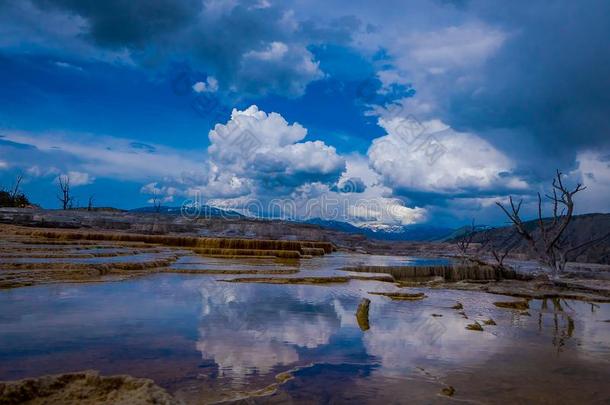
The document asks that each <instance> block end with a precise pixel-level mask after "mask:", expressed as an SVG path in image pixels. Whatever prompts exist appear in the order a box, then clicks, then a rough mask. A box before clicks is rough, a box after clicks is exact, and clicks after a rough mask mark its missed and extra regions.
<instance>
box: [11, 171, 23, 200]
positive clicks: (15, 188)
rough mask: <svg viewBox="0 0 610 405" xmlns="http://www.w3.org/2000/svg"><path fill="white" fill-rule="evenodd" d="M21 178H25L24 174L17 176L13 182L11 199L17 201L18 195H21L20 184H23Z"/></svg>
mask: <svg viewBox="0 0 610 405" xmlns="http://www.w3.org/2000/svg"><path fill="white" fill-rule="evenodd" d="M21 180H23V174H19V175H17V178H16V179H15V182H14V183H13V187H12V188H11V200H13V201H15V200H16V199H17V195H19V186H20V185H21Z"/></svg>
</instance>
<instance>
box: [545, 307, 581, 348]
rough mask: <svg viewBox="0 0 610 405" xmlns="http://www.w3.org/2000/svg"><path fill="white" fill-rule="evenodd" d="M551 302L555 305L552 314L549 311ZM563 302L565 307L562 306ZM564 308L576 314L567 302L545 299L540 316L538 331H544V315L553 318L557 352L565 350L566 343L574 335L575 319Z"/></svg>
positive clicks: (554, 342)
mask: <svg viewBox="0 0 610 405" xmlns="http://www.w3.org/2000/svg"><path fill="white" fill-rule="evenodd" d="M549 301H551V303H552V305H553V309H552V312H551V310H550V309H549ZM562 301H563V305H562ZM564 306H565V307H566V308H567V309H568V310H570V312H571V313H574V312H575V311H574V309H573V308H572V307H571V306H570V304H569V303H568V302H567V301H566V300H562V299H560V298H550V299H549V298H544V299H543V300H542V306H541V309H540V312H539V314H538V331H539V332H542V330H543V315H544V314H549V315H552V317H553V339H552V342H553V346H555V347H557V351H558V352H560V351H562V350H563V347H564V346H565V344H566V342H567V341H568V340H569V339H571V338H572V336H573V335H574V328H575V326H574V319H573V318H572V316H571V315H570V313H568V312H566V311H565V310H564Z"/></svg>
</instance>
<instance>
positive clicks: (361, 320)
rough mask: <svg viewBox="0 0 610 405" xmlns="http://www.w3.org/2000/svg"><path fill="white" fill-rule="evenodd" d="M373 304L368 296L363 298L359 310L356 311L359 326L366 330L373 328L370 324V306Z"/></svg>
mask: <svg viewBox="0 0 610 405" xmlns="http://www.w3.org/2000/svg"><path fill="white" fill-rule="evenodd" d="M370 304H371V300H369V299H368V298H363V299H362V300H361V301H360V304H359V305H358V310H357V311H356V320H357V321H358V326H359V327H360V329H361V330H362V331H363V332H365V331H367V330H369V329H370V328H371V326H370V324H369V306H370Z"/></svg>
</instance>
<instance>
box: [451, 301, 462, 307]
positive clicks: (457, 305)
mask: <svg viewBox="0 0 610 405" xmlns="http://www.w3.org/2000/svg"><path fill="white" fill-rule="evenodd" d="M451 309H464V306H463V305H462V303H461V302H458V303H457V304H455V305H454V306H452V307H451Z"/></svg>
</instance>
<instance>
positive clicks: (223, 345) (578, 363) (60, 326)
mask: <svg viewBox="0 0 610 405" xmlns="http://www.w3.org/2000/svg"><path fill="white" fill-rule="evenodd" d="M80 252H83V250H80ZM142 254H147V255H155V256H156V255H159V254H161V255H163V254H164V253H163V252H155V253H142ZM136 256H137V255H136ZM126 257H127V256H126ZM128 257H129V258H128V260H134V257H133V255H130V256H128ZM95 259H96V260H97V258H95ZM87 260H89V259H87ZM445 262H446V260H445V259H438V260H435V259H417V258H405V257H391V256H371V255H355V254H345V253H333V254H331V255H326V256H323V257H314V258H311V259H306V260H300V261H282V260H278V259H220V258H209V257H201V256H195V255H188V254H187V255H184V256H180V258H179V259H178V260H177V261H175V262H174V263H173V264H172V265H171V268H173V269H174V270H175V271H177V272H178V273H176V274H162V273H161V274H152V275H147V276H140V277H138V278H132V279H128V280H124V281H119V282H108V283H81V284H69V283H55V284H48V285H37V286H31V287H22V288H15V289H7V290H0V380H14V379H20V378H24V377H33V376H40V375H45V374H54V373H64V372H69V371H77V370H85V369H95V370H100V371H101V374H103V375H109V374H129V375H132V376H135V377H147V378H151V379H153V380H154V381H155V382H156V383H157V384H158V385H160V386H161V387H163V388H165V389H166V390H167V391H168V392H169V393H171V394H172V395H173V396H174V397H175V398H177V399H179V400H183V401H185V402H187V403H209V402H215V401H223V400H225V401H229V400H239V399H244V400H245V399H246V398H247V402H249V403H258V402H261V403H276V402H277V403H291V402H299V403H341V402H353V401H355V402H356V403H412V402H414V401H418V402H423V403H436V402H445V401H447V402H448V401H455V400H458V401H464V402H472V403H507V402H510V403H531V402H537V403H608V402H610V388H609V387H608V385H607V381H610V322H608V321H610V304H592V303H587V302H582V301H569V300H568V301H566V300H559V299H555V300H552V299H547V300H532V301H530V302H529V309H527V310H516V309H505V308H499V307H497V306H495V305H494V302H497V301H511V300H515V299H513V298H510V297H506V296H500V295H494V294H487V293H483V292H477V291H454V290H444V289H425V288H403V289H398V288H397V287H396V286H395V285H394V284H392V283H387V282H377V281H364V280H349V281H348V282H343V283H336V284H328V285H270V284H252V283H227V282H224V281H222V280H226V279H231V278H234V277H237V276H233V275H230V274H214V275H206V274H180V273H179V272H180V271H183V270H185V269H186V270H189V269H190V270H193V269H195V270H198V271H201V272H205V270H209V269H216V270H223V269H224V270H230V269H239V270H254V269H259V270H260V269H282V270H286V274H282V275H281V277H322V276H323V277H330V276H344V275H346V274H350V273H346V272H343V271H341V270H340V269H341V268H343V267H348V266H355V265H414V264H415V265H417V264H423V265H430V264H443V263H445ZM358 275H360V276H361V275H362V274H361V273H359V274H358ZM239 277H250V276H249V275H245V276H244V275H240V276H239ZM270 277H274V275H271V276H270ZM384 291H385V292H390V291H401V292H404V293H407V292H408V293H418V292H423V293H425V295H426V298H424V299H421V300H417V301H395V300H392V299H390V298H388V297H386V296H382V295H376V294H370V292H384ZM363 298H368V299H369V300H370V306H369V313H368V318H369V324H368V327H369V329H368V330H365V331H363V330H362V329H363V328H362V327H361V326H362V324H361V323H359V322H358V319H357V318H356V312H357V308H358V305H359V304H360V302H361V300H362V299H363ZM458 302H459V303H460V304H462V306H463V309H453V307H454V306H455V305H456V303H458ZM491 320H492V321H493V322H490V321H491ZM474 323H477V324H479V325H480V326H481V328H482V329H483V330H482V331H477V330H469V329H467V326H468V325H473V324H474ZM493 323H495V325H494V324H493ZM287 371H288V372H289V374H282V373H285V372H287Z"/></svg>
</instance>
